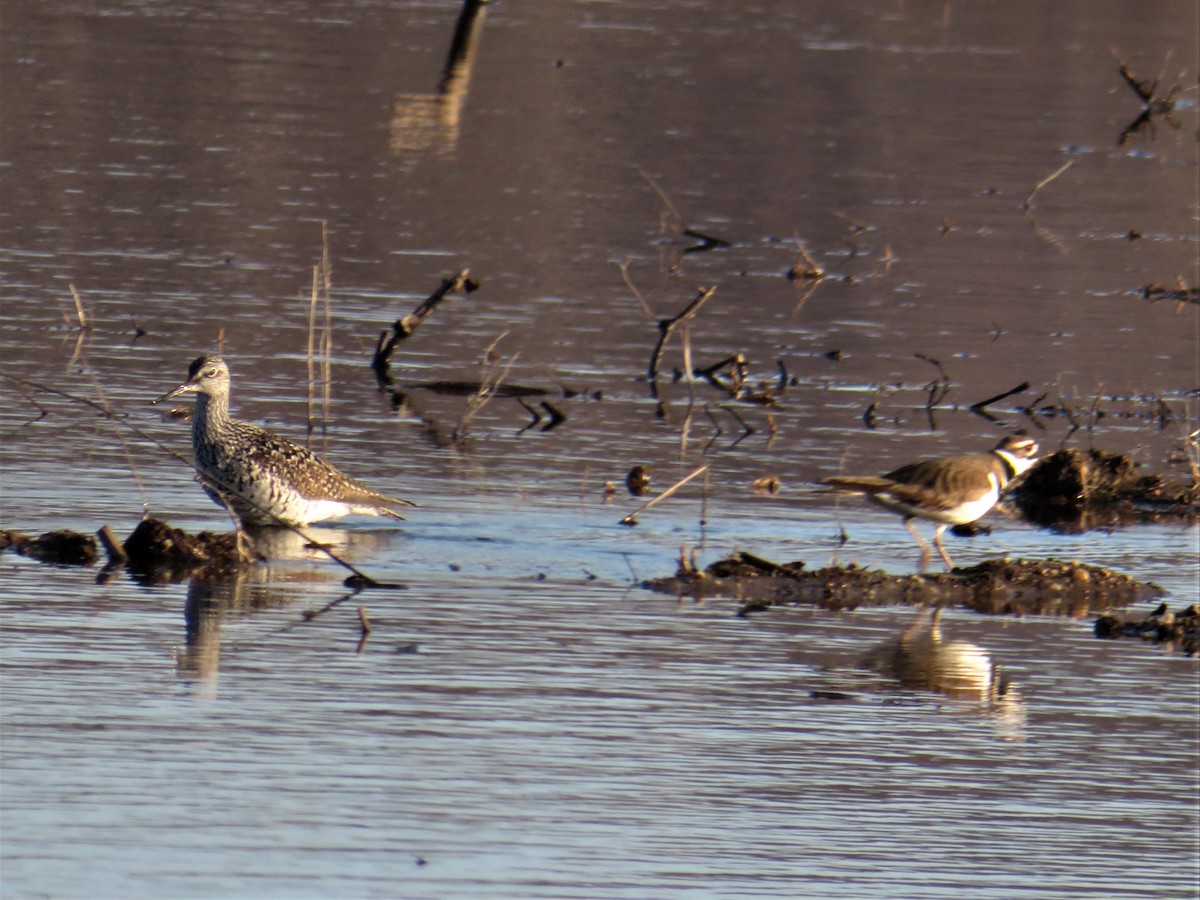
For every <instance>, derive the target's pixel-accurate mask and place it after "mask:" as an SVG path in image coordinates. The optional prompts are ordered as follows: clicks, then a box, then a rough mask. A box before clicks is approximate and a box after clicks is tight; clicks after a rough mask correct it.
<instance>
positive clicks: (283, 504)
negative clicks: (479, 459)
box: [154, 356, 416, 525]
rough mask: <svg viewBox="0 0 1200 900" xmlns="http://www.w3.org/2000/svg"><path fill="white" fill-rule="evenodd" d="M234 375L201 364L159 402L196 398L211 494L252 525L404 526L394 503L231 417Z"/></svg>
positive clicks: (198, 454)
mask: <svg viewBox="0 0 1200 900" xmlns="http://www.w3.org/2000/svg"><path fill="white" fill-rule="evenodd" d="M229 381H230V379H229V367H228V366H227V365H226V364H225V361H224V360H223V359H221V358H220V357H219V356H201V357H200V358H199V359H197V360H196V361H195V362H193V363H192V365H191V367H190V368H189V369H188V377H187V381H185V382H184V383H183V384H181V385H180V386H179V387H177V388H175V390H173V391H170V392H169V393H167V394H164V395H163V396H162V397H159V398H158V400H155V401H154V402H155V403H158V402H160V401H162V400H170V399H171V398H173V397H179V396H181V395H183V394H190V393H194V394H195V395H196V411H195V413H194V415H193V417H192V452H193V453H194V454H195V459H196V468H197V469H199V470H200V472H201V475H202V477H201V483H202V485H203V486H204V490H205V491H206V492H207V493H208V495H209V497H211V498H212V499H213V501H214V502H216V503H218V504H220V505H222V506H224V505H226V504H228V506H229V507H230V508H232V510H233V511H234V513H236V515H237V517H238V518H239V519H240V520H241V521H242V522H243V523H244V524H247V525H280V524H282V525H308V524H309V523H311V522H320V521H324V520H325V519H338V518H341V517H342V516H348V515H352V514H357V515H365V516H390V517H392V518H394V519H403V518H404V517H403V516H401V515H400V514H399V513H396V512H394V511H393V510H392V507H395V506H415V505H416V504H414V503H410V502H409V501H408V500H400V499H398V498H396V497H388V496H386V495H385V494H381V493H379V492H378V491H373V490H371V488H369V487H367V486H366V485H365V484H362V483H361V482H359V481H356V480H355V479H353V478H351V477H350V476H349V475H345V474H343V473H342V472H339V471H338V470H337V469H335V468H334V467H333V466H331V465H330V464H329V463H327V462H325V460H323V459H321V457H319V456H317V455H316V454H315V453H313V452H312V451H310V450H307V449H306V448H304V447H301V446H300V445H299V444H294V443H292V442H291V441H288V440H285V439H284V438H281V437H278V436H277V435H274V434H271V432H269V431H267V430H266V429H264V428H259V427H258V426H257V425H252V424H251V423H249V422H240V421H238V420H237V419H233V418H230V416H229Z"/></svg>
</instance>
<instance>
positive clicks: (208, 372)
mask: <svg viewBox="0 0 1200 900" xmlns="http://www.w3.org/2000/svg"><path fill="white" fill-rule="evenodd" d="M204 377H205V378H216V377H217V370H216V369H205V370H204Z"/></svg>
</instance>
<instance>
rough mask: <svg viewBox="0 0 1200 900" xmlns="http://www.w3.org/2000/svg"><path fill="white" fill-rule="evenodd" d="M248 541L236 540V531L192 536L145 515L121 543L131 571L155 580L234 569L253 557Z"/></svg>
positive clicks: (217, 572) (211, 573) (203, 533)
mask: <svg viewBox="0 0 1200 900" xmlns="http://www.w3.org/2000/svg"><path fill="white" fill-rule="evenodd" d="M243 542H245V543H243ZM249 542H250V539H249V538H248V537H246V536H242V537H241V538H240V540H239V535H238V534H237V532H227V533H225V534H214V533H213V532H211V531H202V532H200V533H199V534H194V535H193V534H188V533H187V532H186V531H183V530H182V529H179V528H172V527H171V526H170V525H168V524H167V523H166V522H164V521H162V520H161V519H154V518H148V519H143V520H142V521H141V522H139V523H138V526H137V528H135V529H134V530H133V534H131V535H130V536H129V537H128V538H127V539H126V541H125V543H124V544H123V545H122V546H123V548H124V550H125V553H126V555H127V556H128V557H129V561H128V563H127V565H128V567H129V570H130V571H131V572H133V573H134V574H135V575H137V576H139V577H141V578H143V579H145V580H148V581H153V582H159V581H179V580H182V579H184V578H188V577H193V576H197V575H216V574H220V573H228V572H232V571H236V570H237V569H240V568H242V567H243V566H245V565H246V564H247V563H248V562H250V561H251V560H252V559H253V558H254V554H253V552H252V550H251V549H250V547H248V546H247V544H248V543H249Z"/></svg>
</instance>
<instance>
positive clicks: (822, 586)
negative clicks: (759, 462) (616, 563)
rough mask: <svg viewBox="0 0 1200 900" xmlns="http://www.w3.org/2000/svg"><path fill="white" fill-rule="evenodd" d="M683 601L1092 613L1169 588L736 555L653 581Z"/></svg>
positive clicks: (1078, 571) (1054, 572) (1038, 565)
mask: <svg viewBox="0 0 1200 900" xmlns="http://www.w3.org/2000/svg"><path fill="white" fill-rule="evenodd" d="M644 585H645V586H646V587H648V588H649V589H650V590H653V591H657V592H659V593H664V594H674V595H676V596H686V597H695V598H697V599H700V598H704V597H728V598H731V599H734V600H738V601H740V603H741V605H740V607H739V608H738V615H743V616H744V615H749V614H750V613H754V612H759V611H761V610H765V609H770V608H771V607H772V606H795V605H800V604H811V605H814V606H819V607H821V608H822V609H832V610H851V609H857V608H859V607H863V606H917V605H924V606H939V607H965V608H967V609H973V610H975V611H977V612H981V613H987V614H989V615H1048V616H1072V617H1079V616H1086V615H1090V614H1094V613H1097V612H1107V611H1109V610H1113V609H1118V608H1120V607H1124V606H1128V605H1130V604H1133V603H1138V602H1142V601H1146V600H1152V599H1156V598H1157V597H1160V596H1161V595H1162V590H1161V589H1160V588H1159V587H1157V586H1156V585H1154V584H1150V583H1148V582H1139V581H1137V580H1135V579H1133V578H1130V577H1129V576H1128V575H1123V574H1121V573H1120V572H1114V571H1112V570H1110V569H1104V568H1101V567H1099V566H1090V565H1084V564H1082V563H1075V562H1061V561H1058V560H1009V559H994V560H987V561H985V562H982V563H979V564H978V565H975V566H968V567H960V568H957V569H955V570H954V571H953V572H939V573H933V574H921V575H918V574H912V575H889V574H888V573H886V572H880V571H876V570H871V569H860V568H858V567H857V566H845V567H843V566H826V567H825V568H821V569H813V570H809V569H807V568H805V565H804V563H802V562H792V563H786V564H783V565H780V564H777V563H773V562H770V561H769V560H765V559H762V558H760V557H756V556H753V555H751V554H749V553H734V554H732V555H731V556H728V557H725V558H724V559H719V560H717V561H716V562H714V563H712V564H711V565H709V566H708V567H706V568H705V569H704V570H703V571H698V570H696V569H695V568H693V567H692V566H691V565H690V564H683V565H681V566H680V568H679V571H677V572H676V573H675V575H674V576H672V577H670V578H659V579H655V580H653V581H649V582H645V583H644Z"/></svg>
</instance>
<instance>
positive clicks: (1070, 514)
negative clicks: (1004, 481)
mask: <svg viewBox="0 0 1200 900" xmlns="http://www.w3.org/2000/svg"><path fill="white" fill-rule="evenodd" d="M1011 496H1012V499H1013V501H1014V502H1015V503H1016V505H1017V508H1018V509H1019V510H1020V512H1021V514H1022V515H1023V516H1024V517H1025V518H1026V519H1027V520H1029V521H1030V522H1032V523H1033V524H1035V525H1041V526H1044V527H1047V528H1052V529H1054V530H1055V531H1059V532H1064V533H1079V532H1083V531H1087V530H1089V529H1111V528H1116V527H1119V526H1121V525H1130V524H1138V523H1144V522H1185V523H1195V522H1197V521H1200V479H1196V478H1193V479H1192V480H1191V482H1190V483H1186V482H1179V481H1171V480H1169V479H1167V478H1164V477H1163V476H1161V475H1155V474H1143V473H1142V472H1141V471H1140V467H1139V466H1138V464H1137V463H1136V462H1134V461H1133V460H1132V459H1130V458H1129V457H1128V456H1125V455H1123V454H1119V453H1105V452H1103V451H1101V450H1074V449H1070V450H1059V451H1058V452H1057V453H1053V454H1051V455H1050V456H1047V457H1046V458H1045V459H1043V460H1042V461H1041V462H1039V463H1038V464H1037V466H1035V467H1034V468H1033V469H1031V470H1030V471H1029V472H1028V473H1027V474H1026V475H1025V477H1024V478H1022V479H1021V481H1020V483H1019V484H1017V485H1016V487H1014V489H1013V491H1012V495H1011Z"/></svg>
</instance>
